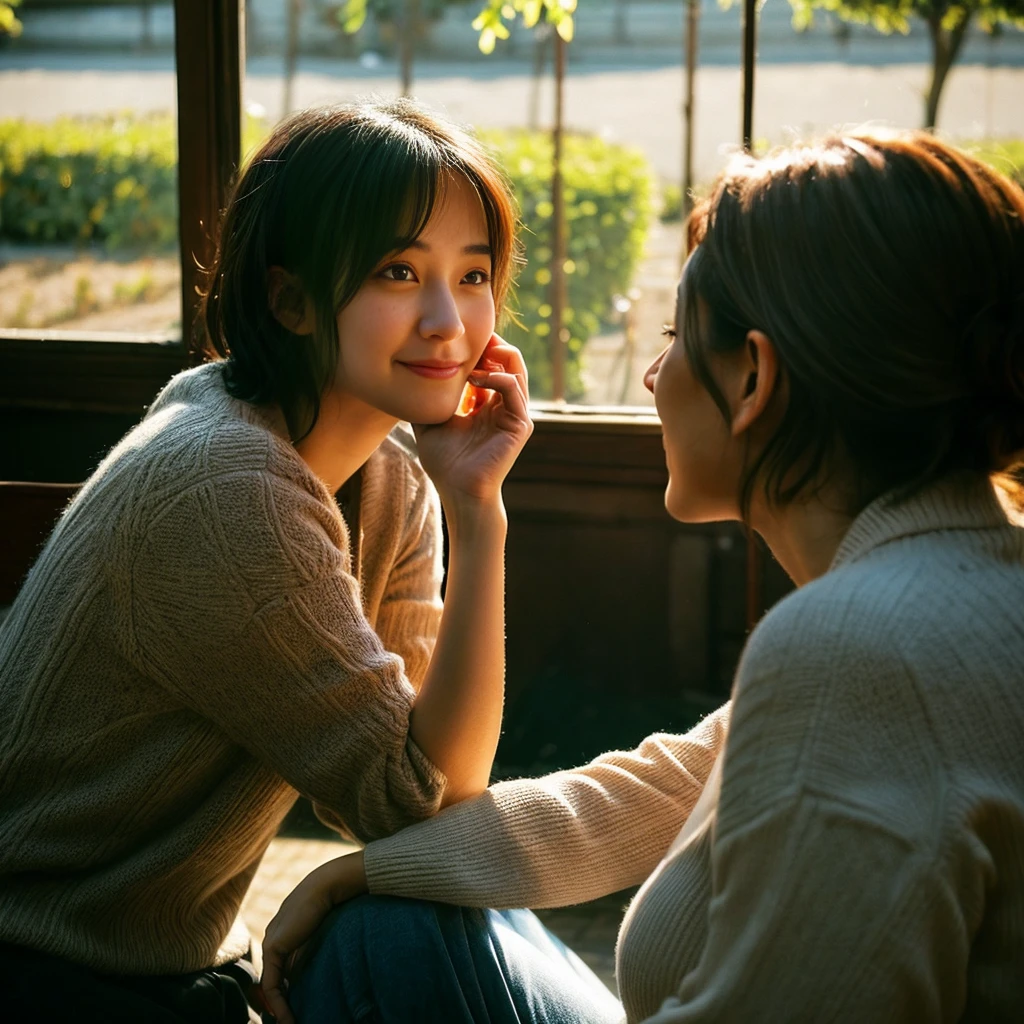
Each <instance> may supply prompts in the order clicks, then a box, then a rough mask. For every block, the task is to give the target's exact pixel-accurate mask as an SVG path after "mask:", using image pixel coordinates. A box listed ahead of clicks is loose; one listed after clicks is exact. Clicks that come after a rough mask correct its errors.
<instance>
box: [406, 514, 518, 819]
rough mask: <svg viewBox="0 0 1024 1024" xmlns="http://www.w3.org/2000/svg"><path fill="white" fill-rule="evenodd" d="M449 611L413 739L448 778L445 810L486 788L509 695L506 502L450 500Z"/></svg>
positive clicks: (414, 721) (420, 701) (419, 701)
mask: <svg viewBox="0 0 1024 1024" xmlns="http://www.w3.org/2000/svg"><path fill="white" fill-rule="evenodd" d="M445 512H446V514H447V517H448V535H449V563H448V584H447V589H446V593H445V605H444V613H443V615H442V617H441V624H440V628H439V630H438V636H437V642H436V644H435V647H434V652H433V655H432V657H431V659H430V665H429V666H428V668H427V672H426V675H425V677H424V681H423V685H422V687H421V689H420V692H419V695H418V696H417V698H416V703H415V705H414V706H413V711H412V716H411V720H410V734H411V736H412V738H413V740H414V741H415V742H416V744H417V745H418V746H419V748H420V749H421V750H422V751H423V753H424V754H426V756H427V757H428V758H430V760H431V761H432V762H433V763H434V764H435V765H436V766H437V768H438V769H439V770H440V771H442V772H443V773H444V774H445V776H446V777H447V779H448V786H447V788H446V790H445V795H444V799H443V801H442V806H447V805H448V804H452V803H457V802H458V801H460V800H464V799H465V798H466V797H468V796H473V795H475V794H477V793H480V792H482V791H483V790H484V789H486V788H487V783H488V781H489V778H490V772H491V765H492V763H493V761H494V752H495V749H496V748H497V745H498V735H499V733H500V730H501V713H502V702H503V699H504V691H505V593H504V592H505V536H506V532H507V520H506V517H505V510H504V507H503V506H502V504H501V502H500V499H498V500H495V501H489V502H486V503H483V504H481V503H472V504H458V503H454V502H453V503H446V504H445Z"/></svg>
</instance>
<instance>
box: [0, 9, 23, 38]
mask: <svg viewBox="0 0 1024 1024" xmlns="http://www.w3.org/2000/svg"><path fill="white" fill-rule="evenodd" d="M20 3H21V0H0V39H3V38H4V36H11V37H17V36H20V35H21V22H20V21H18V18H17V16H16V15H15V13H14V8H15V7H17V6H18V4H20Z"/></svg>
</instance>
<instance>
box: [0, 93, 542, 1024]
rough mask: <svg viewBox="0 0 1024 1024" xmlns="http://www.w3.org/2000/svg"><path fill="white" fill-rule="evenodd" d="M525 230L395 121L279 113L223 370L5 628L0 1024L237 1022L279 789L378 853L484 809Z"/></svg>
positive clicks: (263, 152)
mask: <svg viewBox="0 0 1024 1024" xmlns="http://www.w3.org/2000/svg"><path fill="white" fill-rule="evenodd" d="M514 232H515V214H514V208H513V202H512V199H511V195H510V192H509V190H508V187H507V185H506V184H505V182H504V180H503V178H502V177H501V175H500V174H499V173H498V171H497V170H496V169H495V167H494V166H493V165H492V164H491V162H490V161H489V160H488V158H487V157H486V156H485V155H484V153H483V151H482V150H481V149H480V147H479V146H478V145H477V144H476V143H475V142H474V141H473V140H472V139H470V138H469V137H468V136H466V135H465V134H463V133H462V132H461V131H459V130H457V129H455V128H454V127H452V126H450V125H447V124H445V123H443V122H441V121H439V120H437V119H435V118H433V117H431V116H429V115H427V114H426V113H424V112H423V111H421V110H419V109H418V108H416V107H415V106H413V105H412V104H409V103H404V102H400V103H395V104H368V105H362V106H351V107H338V108H329V109H317V110H311V111H307V112H304V113H301V114H298V115H296V116H294V117H292V118H291V119H289V120H288V121H286V122H284V123H283V124H281V125H280V126H278V127H277V128H276V129H275V130H274V132H273V133H272V135H271V136H270V138H269V139H268V140H267V141H266V142H265V143H264V144H263V145H262V147H261V148H260V149H259V151H258V152H257V153H256V154H255V156H254V157H253V159H252V160H251V161H250V163H249V165H248V167H247V169H246V170H245V171H244V173H242V174H241V176H240V178H239V181H238V183H237V185H236V187H235V189H234V193H233V196H232V199H231V201H230V204H229V207H228V209H227V211H226V215H225V221H224V225H223V229H222V233H221V237H220V243H219V248H218V252H217V256H216V260H215V263H214V265H213V268H212V273H211V284H210V288H209V293H208V294H207V296H206V298H205V322H206V327H207V330H208V334H209V339H210V340H211V341H212V343H213V345H214V346H215V347H216V349H217V350H218V352H219V353H220V355H221V356H222V357H224V358H223V359H222V360H220V361H217V362H212V363H209V364H207V365H204V366H200V367H198V368H196V369H194V370H190V371H187V372H185V373H182V374H180V375H179V376H177V377H175V378H174V379H173V380H172V381H171V382H170V383H169V384H168V385H167V387H166V388H165V389H164V391H163V392H162V393H161V394H160V395H159V397H158V398H157V399H156V401H155V402H154V404H153V406H152V407H151V408H150V410H149V412H148V414H147V416H146V417H145V419H144V420H143V421H142V422H141V423H140V424H139V425H138V426H137V427H136V428H134V429H133V430H132V431H131V432H130V433H129V434H128V435H127V436H126V437H125V438H124V439H123V440H122V441H121V442H120V443H119V444H118V445H117V446H116V447H115V448H114V450H113V451H112V452H111V453H110V454H109V455H108V456H107V458H106V459H104V461H103V463H102V464H101V465H100V467H99V468H98V469H97V471H96V472H95V473H94V474H93V476H92V477H91V478H90V479H89V480H88V481H87V482H86V484H85V485H84V487H83V488H82V490H81V492H80V494H79V495H78V496H77V497H76V498H75V500H74V501H73V502H72V504H71V505H70V507H69V508H68V509H67V510H66V512H65V513H64V515H63V517H62V518H61V520H60V522H59V524H58V525H57V527H56V529H55V531H54V533H53V535H52V537H51V538H50V540H49V541H48V543H47V545H46V547H45V549H44V551H43V553H42V555H41V556H40V558H39V560H38V562H37V563H36V565H35V567H34V568H33V571H32V572H31V574H30V575H29V577H28V580H27V581H26V583H25V585H24V587H23V588H22V590H21V592H20V594H19V595H18V598H17V600H16V602H15V603H14V605H13V607H12V608H11V610H10V613H9V615H8V617H7V619H6V621H5V623H4V625H3V629H2V632H0V701H2V706H3V709H4V713H3V719H2V722H0V988H2V993H3V994H2V1005H3V1007H4V1012H3V1016H4V1018H5V1019H8V1018H10V1019H15V1018H17V1019H22V1020H32V1021H51V1020H52V1021H56V1020H61V1021H64V1020H72V1019H73V1020H75V1021H103V1022H105V1024H106V1022H126V1024H128V1022H130V1024H139V1022H141V1021H146V1022H147V1024H148V1022H161V1024H163V1022H168V1024H170V1022H183V1021H187V1022H189V1024H196V1022H205V1021H217V1022H221V1021H223V1022H236V1021H238V1022H242V1021H249V1020H252V1019H258V1017H257V1016H256V1012H255V1011H254V1010H251V1009H250V1008H249V1007H248V1006H247V1003H246V997H247V991H248V989H251V988H252V987H253V986H252V982H253V981H254V979H255V976H256V974H255V971H254V969H253V967H252V965H251V964H250V963H248V962H247V960H246V957H247V950H248V949H249V937H248V935H247V933H246V932H245V929H244V926H241V924H240V922H239V921H237V920H236V918H237V914H238V909H239V905H240V903H241V901H242V897H243V896H244V895H245V892H246V889H247V887H248V886H249V883H250V881H251V880H252V877H253V874H254V872H255V871H256V867H257V865H258V864H259V861H260V858H261V857H262V856H263V853H264V851H265V850H266V848H267V845H268V844H269V842H270V840H271V838H272V837H273V836H274V834H275V832H276V830H277V828H278V825H279V824H280V823H281V820H282V819H283V818H284V816H285V814H286V813H287V811H288V809H289V808H290V807H291V806H292V804H293V803H294V801H295V799H296V795H297V793H302V794H304V795H305V796H307V797H309V798H310V799H311V800H312V801H313V802H314V804H315V806H316V809H317V813H318V814H319V815H320V817H321V818H323V819H324V820H325V821H326V822H328V823H329V824H331V825H333V826H334V827H336V828H337V829H339V830H341V831H344V832H347V833H349V834H351V835H353V836H357V837H359V838H361V839H363V840H370V839H374V838H379V837H382V836H385V835H388V834H389V833H391V832H394V831H396V830H397V829H399V828H401V827H402V826H404V825H408V824H410V823H412V822H415V821H418V820H420V819H422V818H426V817H428V816H430V815H432V814H433V813H435V812H436V811H437V810H438V808H440V807H443V806H446V805H448V804H451V803H453V802H455V801H458V800H461V799H464V798H465V797H467V796H470V795H473V794H477V793H480V792H482V791H483V790H484V789H485V787H486V785H487V781H488V776H489V772H490V766H491V762H492V759H493V754H494V749H495V746H496V743H497V738H498V730H499V723H500V718H501V704H502V694H503V685H504V661H503V650H504V644H503V633H504V621H503V619H504V612H503V549H504V538H505V514H504V509H503V506H502V501H501V484H502V480H503V478H504V476H505V474H506V473H507V471H508V469H509V467H510V465H511V464H512V462H513V460H514V458H515V456H516V455H517V453H518V452H519V450H520V448H521V447H522V445H523V443H524V442H525V440H526V438H527V437H528V435H529V433H530V429H531V426H530V420H529V414H528V411H527V385H526V372H525V368H524V366H523V362H522V359H521V357H520V355H519V353H518V351H516V350H515V349H514V348H512V347H511V346H509V345H506V344H505V343H504V342H502V341H501V340H500V339H498V338H497V337H496V336H495V335H494V333H493V331H494V327H495V317H496V314H497V313H498V311H500V309H501V306H502V302H503V300H504V298H505V295H506V293H507V289H508V285H509V280H510V275H511V271H512V268H513V264H514V261H515V239H514ZM467 381H470V382H473V383H474V384H476V385H479V386H480V389H481V390H480V392H479V393H478V394H477V395H476V404H475V405H474V407H473V409H472V410H470V411H469V413H468V414H466V415H455V413H456V410H457V408H458V407H459V404H460V398H461V396H462V395H463V391H464V388H465V386H466V384H467ZM403 421H407V422H411V423H415V424H418V426H417V427H416V439H415V443H414V439H413V436H412V433H411V431H410V430H409V429H408V428H407V427H403V426H402V425H401V423H402V422H403ZM417 445H418V453H419V454H418V457H417V454H416V447H417ZM431 481H433V483H432V482H431ZM357 484H358V486H356V485H357ZM434 485H436V490H435V486H434ZM438 496H440V504H441V505H443V507H444V511H445V513H446V516H447V523H448V529H449V536H450V566H449V575H448V582H447V594H446V601H445V604H444V608H443V611H442V606H441V601H440V591H439V587H440V582H441V553H442V537H441V527H440V508H439V501H438ZM341 506H344V512H343V510H342V507H341Z"/></svg>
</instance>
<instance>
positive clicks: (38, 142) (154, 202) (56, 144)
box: [0, 115, 178, 248]
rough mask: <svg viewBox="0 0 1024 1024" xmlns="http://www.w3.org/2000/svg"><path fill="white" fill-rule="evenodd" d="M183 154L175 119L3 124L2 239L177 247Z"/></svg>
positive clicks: (0, 146) (0, 148) (0, 147)
mask: <svg viewBox="0 0 1024 1024" xmlns="http://www.w3.org/2000/svg"><path fill="white" fill-rule="evenodd" d="M177 156H178V154H177V145H176V140H175V127H174V120H173V118H171V117H170V116H167V115H165V116H162V117H153V118H141V119H139V118H134V117H107V118H68V117H64V118H59V119H58V120H56V121H54V122H52V123H48V124H40V123H34V122H25V121H16V120H5V121H0V236H3V237H4V238H7V239H10V240H12V241H18V242H94V241H95V242H105V243H106V244H108V245H110V246H116V247H118V248H123V247H138V246H149V247H153V246H156V247H159V246H167V247H170V246H173V245H174V244H175V242H176V239H177V231H178V223H177V222H178V217H177V184H176V182H177Z"/></svg>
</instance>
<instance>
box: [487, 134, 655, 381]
mask: <svg viewBox="0 0 1024 1024" xmlns="http://www.w3.org/2000/svg"><path fill="white" fill-rule="evenodd" d="M483 141H484V142H485V143H487V144H488V145H490V146H491V148H492V150H493V152H494V153H495V155H496V157H497V158H498V160H499V162H500V163H501V164H502V166H504V168H505V170H506V173H507V174H508V176H509V177H510V179H511V181H512V185H513V187H514V189H515V192H516V196H517V197H518V199H519V204H520V208H521V211H522V218H523V224H524V227H525V230H524V231H523V236H522V237H523V243H524V247H525V255H526V266H525V267H524V269H523V271H522V272H521V273H520V275H519V278H518V283H517V286H516V291H515V296H514V301H513V303H512V305H513V308H514V309H515V310H516V313H517V321H518V322H510V323H507V324H506V325H505V326H504V328H503V330H504V334H505V336H506V338H507V339H508V340H509V341H511V342H512V343H513V344H515V345H518V346H519V348H521V349H522V350H523V354H524V356H525V357H526V361H527V365H528V366H529V367H530V373H531V377H530V390H531V393H532V394H534V395H536V396H538V397H545V396H548V395H550V394H551V359H550V347H551V340H552V339H551V337H550V326H549V323H548V318H549V317H550V315H551V294H550V292H551V288H550V282H551V269H550V268H551V259H552V251H551V246H552V224H553V221H552V204H551V184H550V182H551V160H552V145H551V138H550V136H549V135H547V134H539V133H536V132H502V133H497V132H485V133H483ZM564 154H565V156H564V162H563V180H564V185H565V192H564V195H565V216H566V221H567V231H566V237H567V246H566V248H567V253H566V255H567V259H566V261H565V264H564V266H565V272H566V291H567V296H566V299H567V301H566V308H565V311H564V320H563V331H562V336H563V341H564V344H565V367H566V397H567V398H569V399H573V398H578V397H580V395H581V394H582V391H583V388H582V384H581V381H580V374H579V371H580V355H581V353H582V351H583V346H584V345H585V344H586V342H587V339H588V338H590V337H592V336H593V335H594V334H596V333H598V331H599V330H600V328H601V325H602V322H603V321H604V320H605V318H606V317H607V315H608V312H609V307H610V303H611V300H612V298H613V296H614V295H615V294H616V293H625V292H626V291H627V290H628V289H629V287H630V284H631V282H632V280H633V277H634V275H635V273H636V269H637V266H638V264H639V262H640V259H641V256H642V255H643V248H644V241H645V239H646V237H647V231H648V228H649V226H650V221H651V215H652V210H653V175H652V172H651V169H650V165H649V164H648V163H647V161H646V159H645V158H644V156H643V155H642V154H641V153H639V152H637V151H635V150H631V149H626V148H624V147H622V146H617V145H614V144H611V143H608V142H605V141H604V140H602V139H600V138H596V137H594V136H583V135H571V136H569V137H567V138H566V140H565V146H564Z"/></svg>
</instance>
